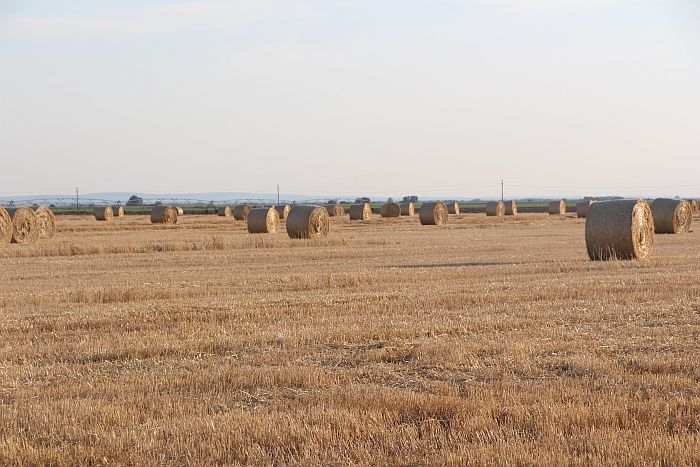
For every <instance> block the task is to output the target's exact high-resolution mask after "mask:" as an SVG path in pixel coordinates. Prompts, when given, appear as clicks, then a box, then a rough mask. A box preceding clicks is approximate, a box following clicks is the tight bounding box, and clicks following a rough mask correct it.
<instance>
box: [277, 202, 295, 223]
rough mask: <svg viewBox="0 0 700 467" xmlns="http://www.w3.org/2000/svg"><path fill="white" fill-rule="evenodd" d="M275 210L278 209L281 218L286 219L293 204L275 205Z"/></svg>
mask: <svg viewBox="0 0 700 467" xmlns="http://www.w3.org/2000/svg"><path fill="white" fill-rule="evenodd" d="M275 210H276V211H277V214H278V215H279V217H280V220H281V219H286V218H287V216H288V215H289V211H291V210H292V206H291V205H289V204H283V205H280V206H275Z"/></svg>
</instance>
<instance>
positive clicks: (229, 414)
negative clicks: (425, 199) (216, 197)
mask: <svg viewBox="0 0 700 467" xmlns="http://www.w3.org/2000/svg"><path fill="white" fill-rule="evenodd" d="M549 217H550V216H548V215H531V214H524V215H520V216H518V218H517V219H512V218H486V217H484V216H483V215H465V214H462V215H459V216H454V217H453V218H451V220H450V224H448V225H447V226H442V227H432V228H422V227H421V226H420V225H419V222H418V219H417V217H412V218H407V217H402V218H398V219H379V217H378V216H373V218H372V222H371V223H356V222H355V223H353V222H350V221H349V220H348V219H341V218H333V219H332V220H331V233H330V235H329V237H328V238H327V239H324V240H317V241H312V240H309V241H304V240H291V239H289V238H287V236H286V235H285V234H284V233H280V234H277V235H269V236H264V238H263V237H260V236H251V235H248V234H247V233H246V230H245V229H246V227H245V223H243V222H236V221H234V220H233V219H231V218H219V217H216V216H206V217H205V216H187V217H186V218H183V219H182V222H181V223H178V225H177V226H152V225H150V224H149V220H148V217H147V216H127V217H126V218H122V219H115V220H114V221H113V222H112V223H110V224H109V225H107V224H104V223H101V224H100V223H97V222H96V221H95V220H94V219H90V218H87V217H85V218H79V217H73V218H66V217H59V218H58V220H57V222H58V232H57V234H56V237H55V238H54V239H52V240H48V241H46V242H45V243H43V244H36V245H26V246H24V245H13V246H12V247H8V248H5V249H2V250H0V259H2V262H3V266H4V267H3V268H2V271H0V280H1V283H2V288H0V316H2V320H0V336H1V338H0V464H3V465H4V464H52V463H53V464H75V463H80V464H107V463H119V464H138V465H146V464H150V465H153V464H216V463H219V464H249V463H256V464H273V463H275V464H288V463H302V464H322V463H341V464H348V463H369V464H387V463H408V462H415V463H459V464H485V463H498V464H504V463H510V464H533V463H537V464H552V465H554V464H557V465H562V464H570V465H576V464H578V465H595V464H618V465H642V464H647V465H683V464H685V465H692V464H698V463H700V451H699V450H698V448H697V447H698V446H699V445H700V282H698V279H697V278H698V277H699V276H700V261H699V260H700V238H699V237H697V236H696V235H687V236H663V237H661V236H660V237H657V241H656V246H655V250H654V256H653V257H652V258H651V259H649V260H648V261H644V262H622V261H612V262H590V261H589V260H588V258H587V254H586V247H585V242H584V235H583V227H584V221H583V220H578V219H574V218H572V217H565V218H552V219H550V218H549ZM98 253H99V254H100V256H96V254H98Z"/></svg>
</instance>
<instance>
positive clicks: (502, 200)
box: [501, 179, 505, 202]
mask: <svg viewBox="0 0 700 467" xmlns="http://www.w3.org/2000/svg"><path fill="white" fill-rule="evenodd" d="M504 201H505V200H504V199H503V179H501V202H504Z"/></svg>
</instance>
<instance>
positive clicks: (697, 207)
mask: <svg viewBox="0 0 700 467" xmlns="http://www.w3.org/2000/svg"><path fill="white" fill-rule="evenodd" d="M690 207H691V208H692V210H693V213H694V214H697V213H699V212H700V202H698V200H696V199H694V200H692V201H690Z"/></svg>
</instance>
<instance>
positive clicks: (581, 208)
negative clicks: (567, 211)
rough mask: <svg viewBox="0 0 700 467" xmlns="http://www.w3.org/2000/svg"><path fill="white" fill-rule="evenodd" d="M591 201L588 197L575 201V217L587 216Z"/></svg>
mask: <svg viewBox="0 0 700 467" xmlns="http://www.w3.org/2000/svg"><path fill="white" fill-rule="evenodd" d="M592 203H593V201H591V200H590V199H587V200H585V201H581V202H579V203H576V217H580V218H585V217H586V216H588V209H589V208H590V207H591V204H592Z"/></svg>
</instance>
